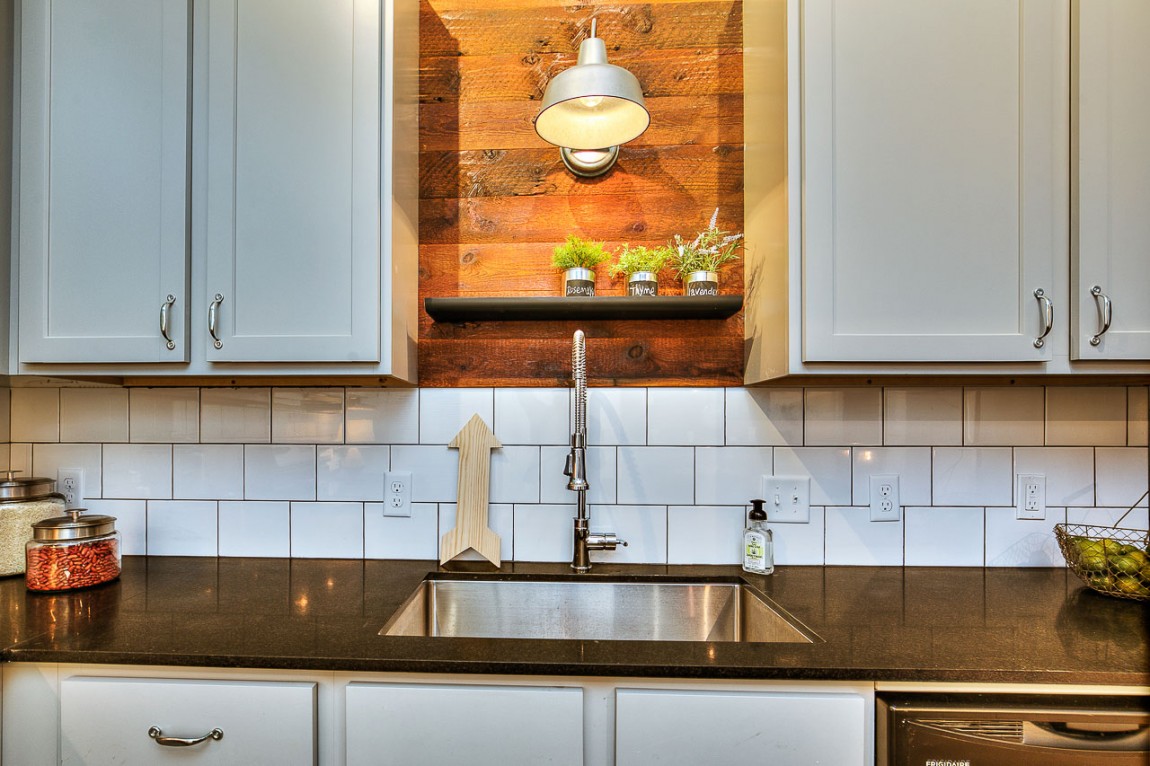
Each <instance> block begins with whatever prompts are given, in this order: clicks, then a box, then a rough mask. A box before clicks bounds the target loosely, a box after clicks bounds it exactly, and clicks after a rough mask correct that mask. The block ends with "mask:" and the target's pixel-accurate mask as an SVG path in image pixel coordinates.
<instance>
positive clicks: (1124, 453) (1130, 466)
mask: <svg viewBox="0 0 1150 766" xmlns="http://www.w3.org/2000/svg"><path fill="white" fill-rule="evenodd" d="M1147 461H1148V455H1147V451H1146V448H1145V447H1098V448H1096V449H1095V450H1094V482H1095V504H1096V505H1100V506H1106V505H1111V506H1121V507H1123V508H1129V507H1130V506H1132V505H1134V503H1135V501H1137V500H1138V499H1139V498H1140V497H1142V494H1143V493H1144V492H1145V491H1146V487H1147V484H1148V483H1150V474H1148V472H1150V467H1148V465H1147ZM1146 504H1147V499H1146V498H1142V499H1141V500H1140V501H1139V502H1138V505H1140V506H1142V507H1143V508H1145V507H1146ZM1074 505H1077V503H1074Z"/></svg>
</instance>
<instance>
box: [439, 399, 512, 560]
mask: <svg viewBox="0 0 1150 766" xmlns="http://www.w3.org/2000/svg"><path fill="white" fill-rule="evenodd" d="M447 446H448V447H451V448H452V449H457V450H459V486H458V498H459V499H458V500H457V502H456V506H455V508H456V511H455V526H454V527H452V528H451V530H450V531H449V532H447V533H446V534H444V535H443V537H442V538H440V541H439V563H440V564H446V563H447V562H448V561H451V559H453V558H455V557H456V556H458V555H459V554H461V553H463V552H464V551H466V550H467V549H468V548H471V549H473V550H474V551H475V552H476V553H478V554H479V555H480V556H482V557H483V558H485V559H487V560H488V561H490V562H491V563H492V564H494V565H495V566H499V564H500V551H499V535H497V534H495V533H494V532H492V531H491V530H490V529H489V528H488V526H487V508H488V499H489V498H490V496H491V450H493V449H499V448H500V447H502V446H503V445H502V444H500V443H499V440H498V439H496V438H495V434H494V433H492V431H491V428H490V427H489V426H488V425H487V424H486V423H484V422H483V418H481V417H479V415H478V414H476V415H472V416H471V420H469V421H467V425H465V426H463V428H462V429H461V430H460V431H459V433H457V434H456V435H455V438H454V439H452V440H451V443H450V444H448V445H447Z"/></svg>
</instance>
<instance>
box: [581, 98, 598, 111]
mask: <svg viewBox="0 0 1150 766" xmlns="http://www.w3.org/2000/svg"><path fill="white" fill-rule="evenodd" d="M602 103H603V97H602V96H583V97H581V98H580V99H579V104H580V106H584V107H586V108H588V109H594V108H595V107H597V106H599V104H602Z"/></svg>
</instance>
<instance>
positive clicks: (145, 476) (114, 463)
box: [84, 444, 172, 500]
mask: <svg viewBox="0 0 1150 766" xmlns="http://www.w3.org/2000/svg"><path fill="white" fill-rule="evenodd" d="M104 472H105V477H104V497H106V498H107V497H116V498H143V499H146V500H170V499H171V497H172V445H170V444H106V445H104ZM84 478H85V481H86V480H87V475H86V474H85V477H84Z"/></svg>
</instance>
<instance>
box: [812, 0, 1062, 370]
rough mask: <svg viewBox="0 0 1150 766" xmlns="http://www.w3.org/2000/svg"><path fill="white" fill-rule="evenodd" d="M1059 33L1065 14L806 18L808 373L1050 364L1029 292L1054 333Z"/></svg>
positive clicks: (874, 12) (1007, 10) (901, 9)
mask: <svg viewBox="0 0 1150 766" xmlns="http://www.w3.org/2000/svg"><path fill="white" fill-rule="evenodd" d="M1068 21H1069V18H1068V11H1067V9H1066V5H1065V3H1059V2H1050V3H1023V2H1020V1H1016V2H1002V1H1001V0H977V2H972V1H971V0H940V1H938V2H930V3H922V2H919V1H918V0H866V1H865V2H862V1H860V0H811V2H808V3H806V4H805V5H804V16H803V40H804V48H803V67H804V69H803V98H804V102H803V109H804V113H803V116H804V126H803V131H804V136H803V138H804V146H803V156H804V173H803V181H804V198H803V215H804V228H803V248H804V250H803V264H804V272H803V301H804V303H803V306H804V308H803V321H804V335H805V337H804V360H805V361H1011V360H1014V361H1027V360H1033V361H1040V360H1048V359H1050V358H1051V356H1052V350H1051V343H1050V342H1049V340H1050V339H1048V340H1047V341H1046V342H1044V343H1043V344H1042V345H1041V347H1037V348H1036V347H1035V345H1034V341H1035V339H1036V338H1037V337H1038V335H1040V334H1041V331H1042V327H1043V320H1044V316H1043V306H1042V304H1041V302H1040V301H1039V300H1038V299H1037V298H1036V297H1035V295H1034V291H1035V290H1036V289H1038V288H1042V289H1043V291H1044V293H1045V295H1046V296H1047V297H1049V298H1051V299H1053V300H1054V301H1060V300H1061V301H1063V306H1061V307H1059V306H1056V313H1055V317H1056V318H1059V317H1060V315H1059V313H1058V312H1059V309H1064V308H1065V305H1064V302H1065V297H1064V296H1060V295H1057V294H1056V290H1055V288H1054V285H1053V275H1054V269H1055V264H1056V263H1059V264H1061V263H1064V262H1065V253H1066V249H1067V244H1066V242H1067V240H1066V226H1067V213H1066V206H1067V199H1066V194H1067V185H1066V184H1067V181H1066V180H1065V179H1066V175H1067V170H1066V163H1067V157H1068V148H1067V143H1066V142H1067V136H1068V118H1067V106H1066V104H1067V101H1068V91H1067V87H1066V86H1067V82H1066V74H1065V70H1066V67H1067V61H1068V58H1067V57H1068V49H1067V42H1068ZM1060 256H1061V257H1060ZM1063 332H1065V331H1063Z"/></svg>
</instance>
